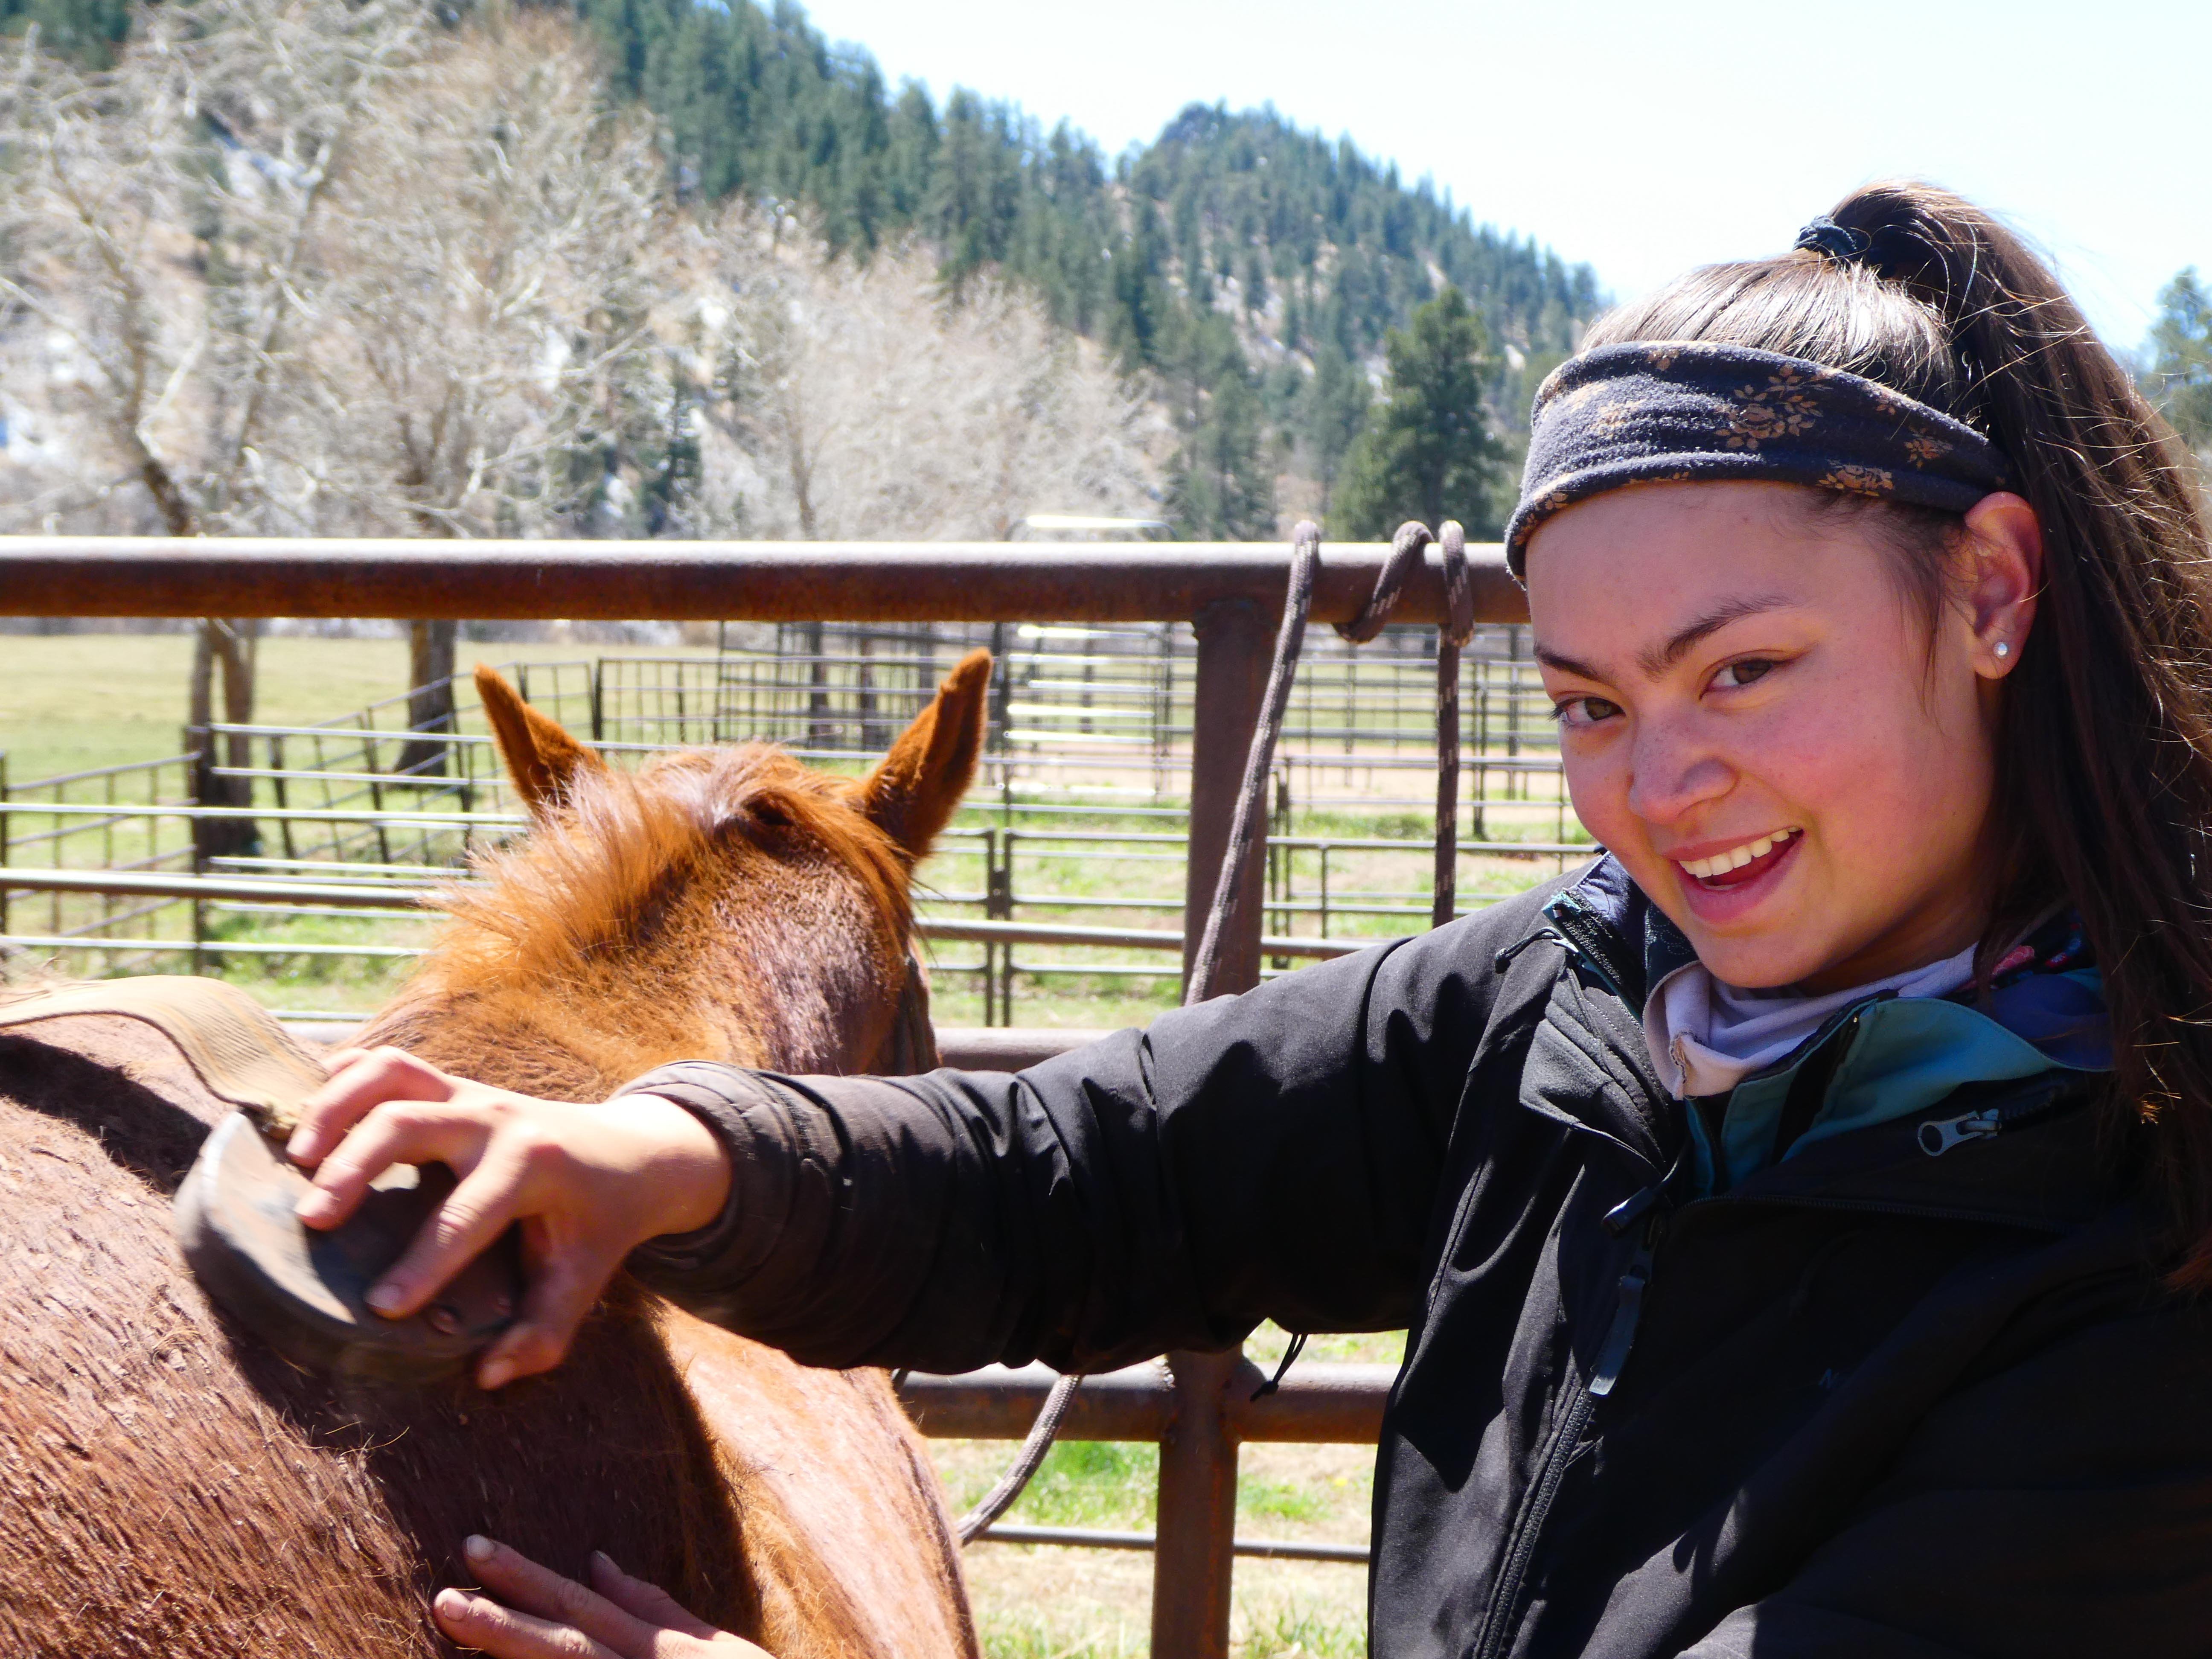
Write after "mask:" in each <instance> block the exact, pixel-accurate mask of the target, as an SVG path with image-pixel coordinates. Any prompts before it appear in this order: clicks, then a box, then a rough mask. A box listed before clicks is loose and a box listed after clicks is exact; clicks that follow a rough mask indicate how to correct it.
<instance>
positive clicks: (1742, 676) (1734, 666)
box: [1713, 657, 1774, 687]
mask: <svg viewBox="0 0 2212 1659" xmlns="http://www.w3.org/2000/svg"><path fill="white" fill-rule="evenodd" d="M1773 669H1774V664H1773V663H1772V662H1771V660H1769V659H1767V658H1765V657H1747V658H1745V659H1743V660H1742V661H1741V662H1732V663H1729V665H1727V666H1726V667H1724V668H1723V669H1722V670H1721V671H1720V672H1719V673H1717V674H1716V675H1714V676H1713V684H1715V685H1723V686H1730V687H1734V686H1742V685H1749V684H1751V683H1752V682H1753V680H1761V679H1765V678H1766V676H1767V675H1768V674H1769V673H1771V672H1772V671H1773Z"/></svg>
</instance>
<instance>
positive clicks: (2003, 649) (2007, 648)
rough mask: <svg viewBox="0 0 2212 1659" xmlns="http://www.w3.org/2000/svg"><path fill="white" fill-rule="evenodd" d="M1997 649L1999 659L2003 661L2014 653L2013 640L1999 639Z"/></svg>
mask: <svg viewBox="0 0 2212 1659" xmlns="http://www.w3.org/2000/svg"><path fill="white" fill-rule="evenodd" d="M2010 655H2012V641H2010V640H1999V641H1997V642H1996V656H1997V660H1998V661H2000V662H2002V661H2003V660H2004V659H2006V658H2007V657H2009V656H2010Z"/></svg>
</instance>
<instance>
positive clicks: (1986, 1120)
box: [1918, 1089, 2076, 1158]
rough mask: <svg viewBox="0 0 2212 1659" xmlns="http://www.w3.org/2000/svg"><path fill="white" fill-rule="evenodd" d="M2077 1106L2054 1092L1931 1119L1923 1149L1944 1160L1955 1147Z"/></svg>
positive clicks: (1925, 1125) (1924, 1131) (1922, 1132)
mask: <svg viewBox="0 0 2212 1659" xmlns="http://www.w3.org/2000/svg"><path fill="white" fill-rule="evenodd" d="M2075 1104H2076V1103H2075V1101H2073V1100H2072V1099H2070V1098H2069V1096H2068V1092H2067V1091H2065V1090H2063V1089H2054V1090H2052V1091H2051V1092H2049V1093H2048V1094H2045V1095H2042V1096H2040V1097H2038V1098H2036V1099H2034V1100H2016V1101H2011V1102H2007V1103H2000V1104H1997V1105H1995V1106H1985V1107H1984V1108H1983V1109H1981V1110H1980V1111H1978V1112H1966V1113H1963V1114H1961V1115H1960V1116H1957V1117H1939V1118H1930V1119H1929V1121H1927V1122H1925V1123H1923V1124H1922V1125H1921V1126H1920V1133H1919V1137H1918V1139H1919V1141H1920V1150H1921V1151H1922V1152H1925V1153H1927V1154H1928V1156H1929V1157H1930V1158H1941V1157H1942V1156H1943V1154H1944V1153H1946V1152H1949V1151H1950V1150H1951V1149H1952V1148H1953V1147H1954V1146H1965V1145H1966V1142H1968V1141H1970V1140H1987V1139H1990V1138H1992V1137H1993V1136H1996V1135H2001V1134H2002V1133H2004V1132H2005V1131H2006V1130H2007V1129H2017V1128H2019V1127H2021V1126H2022V1125H2023V1124H2028V1123H2034V1122H2038V1121H2040V1120H2042V1119H2044V1118H2046V1117H2056V1116H2057V1115H2059V1114H2060V1113H2061V1112H2063V1111H2068V1110H2070V1109H2072V1108H2073V1107H2074V1106H2075Z"/></svg>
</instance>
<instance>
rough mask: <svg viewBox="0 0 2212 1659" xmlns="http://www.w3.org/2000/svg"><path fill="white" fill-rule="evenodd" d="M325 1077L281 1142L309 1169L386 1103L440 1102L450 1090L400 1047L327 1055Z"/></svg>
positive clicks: (435, 1070) (449, 1080)
mask: <svg viewBox="0 0 2212 1659" xmlns="http://www.w3.org/2000/svg"><path fill="white" fill-rule="evenodd" d="M327 1063H328V1065H329V1066H330V1073H331V1074H330V1076H329V1078H328V1079H325V1082H324V1084H323V1085H322V1087H320V1088H319V1089H317V1090H316V1091H314V1093H313V1094H311V1095H309V1096H308V1097H307V1099H305V1100H304V1101H302V1102H301V1103H300V1121H299V1124H298V1126H297V1127H295V1128H294V1129H293V1131H292V1138H291V1139H289V1140H288V1141H287V1142H285V1144H284V1151H285V1153H286V1155H287V1156H289V1158H291V1159H292V1161H293V1162H294V1163H295V1164H300V1165H301V1167H302V1168H305V1169H313V1168H314V1166H315V1165H316V1164H319V1163H320V1162H321V1161H322V1160H323V1159H324V1158H326V1157H328V1156H329V1155H330V1152H331V1148H332V1147H334V1146H337V1144H338V1143H339V1142H340V1141H341V1140H343V1139H345V1136H346V1132H347V1131H348V1130H349V1129H351V1128H352V1127H353V1126H354V1125H355V1124H356V1123H358V1122H360V1121H361V1120H362V1118H364V1117H366V1116H367V1115H368V1114H369V1113H370V1112H371V1111H372V1110H374V1109H375V1108H377V1107H379V1106H380V1105H382V1104H383V1103H385V1102H386V1101H387V1100H445V1099H447V1098H449V1097H451V1096H452V1094H453V1087H454V1079H452V1078H450V1077H447V1075H446V1074H445V1073H443V1072H441V1071H440V1070H439V1069H438V1068H437V1067H436V1066H433V1065H431V1064H429V1063H428V1061H427V1060H417V1059H416V1057H415V1056H414V1055H412V1054H409V1053H407V1052H406V1051H405V1050H404V1049H401V1048H370V1049H366V1050H362V1049H347V1050H341V1051H340V1052H339V1053H338V1054H333V1055H331V1058H330V1060H329V1061H328V1062H327Z"/></svg>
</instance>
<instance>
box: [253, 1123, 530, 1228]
mask: <svg viewBox="0 0 2212 1659" xmlns="http://www.w3.org/2000/svg"><path fill="white" fill-rule="evenodd" d="M488 1138H489V1130H488V1128H487V1127H486V1125H485V1124H484V1122H483V1119H482V1118H481V1117H480V1116H477V1115H472V1114H470V1113H467V1112H465V1111H460V1110H457V1109H453V1108H450V1107H448V1106H447V1105H445V1104H443V1103H439V1102H435V1101H423V1100H411V1099H410V1100H387V1101H385V1102H383V1103H380V1104H379V1105H377V1106H374V1107H372V1108H371V1109H369V1112H368V1115H367V1116H365V1117H363V1118H362V1120H361V1121H359V1122H358V1123H357V1124H356V1125H355V1126H354V1129H353V1132H352V1133H350V1134H349V1135H348V1136H346V1138H345V1141H344V1143H343V1145H342V1146H339V1147H338V1149H337V1151H336V1152H332V1153H331V1155H330V1156H329V1157H328V1158H325V1159H324V1160H323V1162H322V1164H321V1167H320V1168H319V1169H318V1170H316V1171H315V1180H314V1185H313V1188H310V1189H309V1190H308V1191H307V1193H305V1194H301V1199H300V1201H299V1203H298V1204H297V1205H296V1206H294V1208H295V1213H296V1214H297V1215H298V1216H299V1218H300V1219H301V1221H303V1222H305V1223H307V1225H308V1226H310V1227H335V1226H337V1225H338V1224H339V1223H340V1222H342V1221H343V1220H344V1219H345V1218H347V1217H348V1216H349V1215H351V1214H352V1213H353V1212H354V1210H355V1209H356V1207H357V1206H359V1205H360V1203H361V1200H362V1194H364V1193H366V1192H367V1191H368V1183H369V1182H372V1181H374V1180H375V1179H376V1177H377V1176H380V1175H382V1174H383V1173H384V1172H385V1171H386V1170H388V1169H390V1168H391V1167H392V1165H393V1164H445V1165H446V1166H447V1168H449V1169H451V1170H453V1172H454V1173H455V1174H457V1175H465V1174H466V1173H467V1172H468V1171H469V1170H472V1169H474V1168H475V1167H476V1162H477V1158H479V1157H480V1156H482V1154H483V1144H484V1141H485V1140H486V1139H488Z"/></svg>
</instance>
